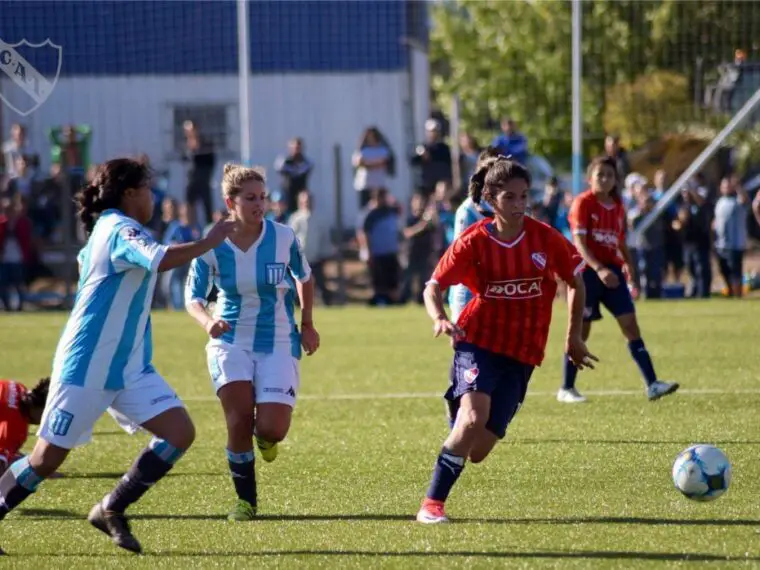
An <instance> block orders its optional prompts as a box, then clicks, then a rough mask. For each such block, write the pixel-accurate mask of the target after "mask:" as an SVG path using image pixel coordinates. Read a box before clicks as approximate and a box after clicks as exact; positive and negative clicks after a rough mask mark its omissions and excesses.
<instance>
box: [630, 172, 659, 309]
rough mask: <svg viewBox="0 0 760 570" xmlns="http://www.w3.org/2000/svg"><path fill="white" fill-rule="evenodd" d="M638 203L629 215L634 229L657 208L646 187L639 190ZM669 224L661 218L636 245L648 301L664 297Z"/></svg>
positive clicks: (640, 276)
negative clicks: (666, 229) (666, 228)
mask: <svg viewBox="0 0 760 570" xmlns="http://www.w3.org/2000/svg"><path fill="white" fill-rule="evenodd" d="M636 201H637V207H636V208H635V209H634V210H632V211H631V212H630V213H629V215H630V219H631V223H632V226H633V229H636V228H638V226H639V224H641V222H642V221H643V220H644V219H645V218H646V217H647V216H648V215H649V214H650V213H651V212H652V210H653V209H654V206H655V199H654V197H653V196H652V194H651V193H650V192H649V190H648V189H647V188H646V186H640V187H638V188H637V191H636ZM667 224H668V221H667V219H665V218H664V217H662V216H660V217H659V218H657V219H656V220H655V221H654V223H653V224H652V225H651V226H649V228H647V230H646V231H645V232H644V233H643V234H642V235H641V236H639V238H638V241H637V244H636V250H637V251H638V269H639V278H640V279H641V278H643V290H644V295H645V297H646V298H647V299H660V298H661V297H662V281H663V269H664V266H665V254H664V245H665V227H666V225H667Z"/></svg>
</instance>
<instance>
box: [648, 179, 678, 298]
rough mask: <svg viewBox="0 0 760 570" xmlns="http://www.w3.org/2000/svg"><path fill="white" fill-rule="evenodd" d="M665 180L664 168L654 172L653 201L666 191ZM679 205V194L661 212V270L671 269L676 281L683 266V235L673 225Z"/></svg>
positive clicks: (659, 198)
mask: <svg viewBox="0 0 760 570" xmlns="http://www.w3.org/2000/svg"><path fill="white" fill-rule="evenodd" d="M666 181H667V173H666V172H665V171H664V170H662V169H660V170H658V171H657V172H655V175H654V189H653V191H652V198H654V201H655V202H659V201H660V200H661V199H662V197H663V196H664V195H665V193H666V192H667V191H668V187H667V185H666ZM680 206H681V196H677V197H676V198H675V199H674V200H673V201H671V202H670V204H668V207H667V208H666V209H665V212H664V214H663V218H664V219H665V224H664V231H665V236H664V238H665V242H664V245H663V247H664V250H665V255H664V263H665V266H664V268H663V270H664V273H665V275H667V273H668V270H669V269H672V271H673V278H674V279H675V281H676V283H678V282H680V281H681V272H682V271H683V266H684V255H683V241H682V239H683V236H682V235H681V233H680V232H679V231H678V230H677V229H676V227H675V225H676V223H675V222H676V220H677V219H678V210H679V208H680Z"/></svg>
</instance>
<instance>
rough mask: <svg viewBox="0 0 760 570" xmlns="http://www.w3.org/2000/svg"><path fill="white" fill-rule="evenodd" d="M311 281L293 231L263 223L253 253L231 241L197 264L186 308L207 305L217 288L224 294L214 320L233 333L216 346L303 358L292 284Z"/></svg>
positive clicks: (189, 283)
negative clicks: (281, 351) (281, 349)
mask: <svg viewBox="0 0 760 570" xmlns="http://www.w3.org/2000/svg"><path fill="white" fill-rule="evenodd" d="M310 277H311V269H310V268H309V263H308V262H307V261H306V257H305V256H304V254H303V251H302V249H301V245H300V243H299V242H298V239H297V238H296V235H295V233H294V232H293V230H292V229H291V228H290V227H288V226H285V225H282V224H278V223H277V222H273V221H271V220H264V227H263V229H262V231H261V235H260V236H259V239H258V240H257V241H256V242H255V243H254V244H253V245H252V246H251V247H250V248H248V251H241V250H240V249H238V248H237V246H235V244H233V243H232V241H230V240H229V239H227V240H225V241H224V242H222V244H221V245H220V246H218V247H217V248H215V249H213V250H211V251H209V252H207V253H206V254H204V255H203V256H201V257H199V258H197V259H195V260H194V261H193V262H192V264H191V265H190V275H189V276H188V280H187V285H186V287H185V303H186V304H188V303H191V302H193V301H199V302H201V303H203V304H204V305H205V304H206V297H207V296H208V293H209V291H210V290H211V284H212V283H214V284H215V285H216V286H217V288H218V290H219V294H218V297H217V302H216V308H215V309H214V318H217V319H221V320H223V321H225V322H227V323H228V324H229V325H230V330H229V331H228V332H226V333H224V334H223V335H222V336H221V337H219V338H218V339H211V341H210V344H211V345H224V344H232V345H235V346H239V347H241V348H243V349H244V350H247V351H249V352H258V353H264V354H271V353H272V352H274V349H275V347H276V346H287V347H290V349H291V353H292V355H293V357H294V358H300V357H301V338H300V335H299V333H298V329H297V328H296V321H295V315H294V305H295V298H296V294H297V292H296V288H295V282H294V281H293V278H295V279H298V280H299V281H300V282H302V283H304V282H306V281H308V280H309V278H310Z"/></svg>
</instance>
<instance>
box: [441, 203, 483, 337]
mask: <svg viewBox="0 0 760 570" xmlns="http://www.w3.org/2000/svg"><path fill="white" fill-rule="evenodd" d="M483 206H485V204H482V205H481V207H483ZM483 209H487V208H483ZM484 217H485V216H484V215H483V214H481V213H480V210H479V209H478V206H477V205H476V204H475V202H473V201H472V198H470V197H469V196H468V197H467V199H465V201H464V202H462V203H461V204H460V205H459V207H458V208H457V211H456V214H455V216H454V239H455V240H456V239H457V238H458V237H459V235H460V234H461V233H462V232H463V231H464V230H466V229H467V228H469V227H470V226H471V225H473V224H474V223H476V222H479V221H480V220H482V219H483V218H484ZM470 299H472V293H471V292H470V290H469V289H468V288H467V287H465V286H464V285H454V286H453V287H451V288H450V289H449V307H450V308H451V320H452V322H457V319H458V318H459V313H461V312H462V309H464V307H465V305H467V303H469V302H470Z"/></svg>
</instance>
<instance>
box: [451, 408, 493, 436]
mask: <svg viewBox="0 0 760 570" xmlns="http://www.w3.org/2000/svg"><path fill="white" fill-rule="evenodd" d="M487 421H488V416H487V415H486V414H483V413H481V412H479V411H478V410H475V409H472V408H469V409H466V410H463V409H460V410H459V413H458V414H457V427H458V428H459V430H460V431H461V432H463V433H467V434H475V433H477V432H479V431H480V430H482V429H485V427H486V422H487Z"/></svg>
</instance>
